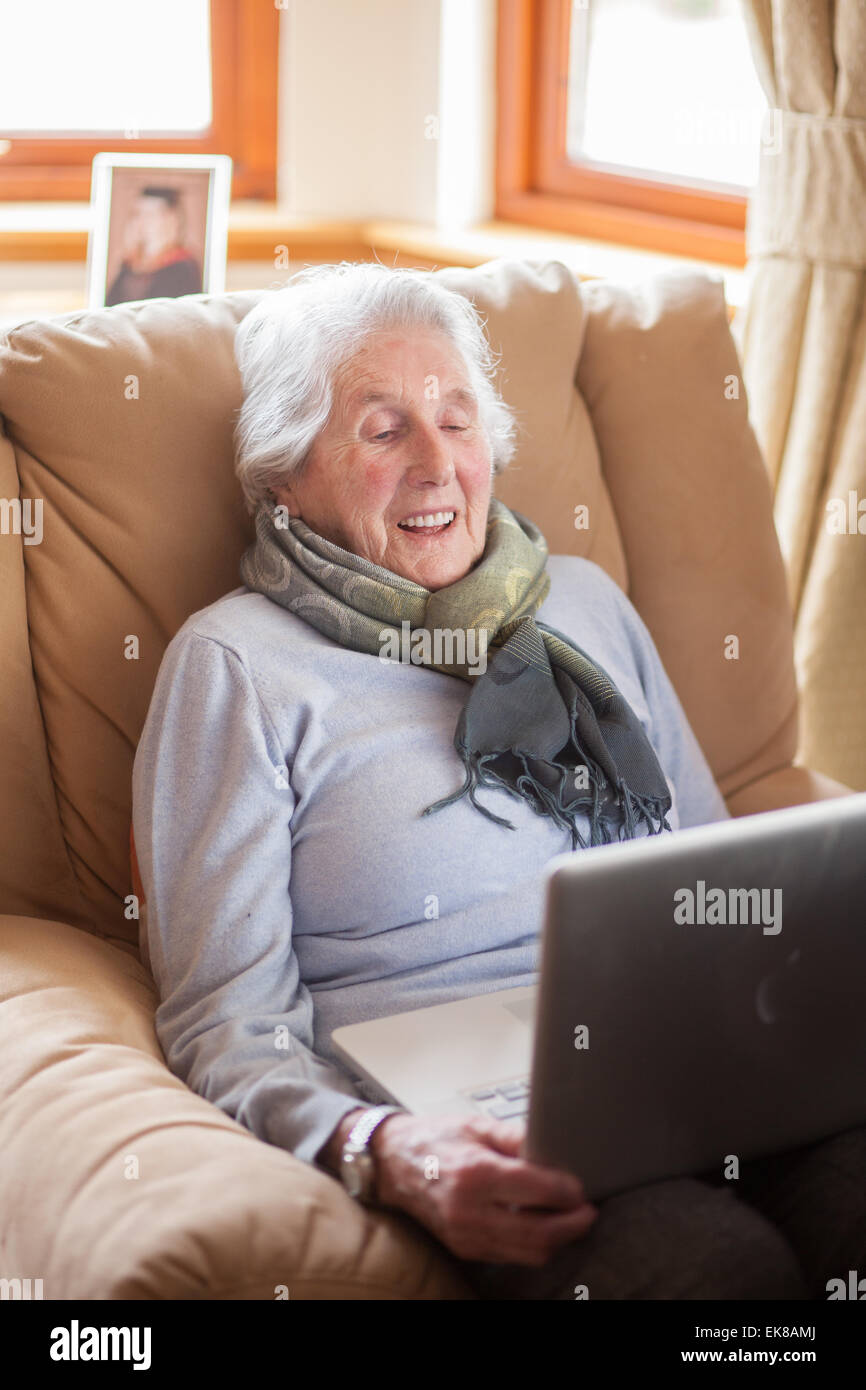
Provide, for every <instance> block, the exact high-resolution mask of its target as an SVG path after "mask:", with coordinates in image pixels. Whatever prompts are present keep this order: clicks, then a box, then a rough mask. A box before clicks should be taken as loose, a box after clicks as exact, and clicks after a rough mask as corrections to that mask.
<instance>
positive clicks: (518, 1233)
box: [477, 1202, 598, 1264]
mask: <svg viewBox="0 0 866 1390" xmlns="http://www.w3.org/2000/svg"><path fill="white" fill-rule="evenodd" d="M597 1218H598V1210H597V1208H595V1207H593V1206H591V1205H590V1203H588V1202H587V1203H584V1205H583V1206H582V1207H580V1208H579V1209H578V1210H577V1211H574V1212H555V1213H547V1214H545V1215H538V1214H533V1215H531V1216H530V1215H527V1214H526V1213H519V1212H518V1213H511V1212H508V1211H507V1210H504V1209H503V1210H501V1211H500V1212H499V1213H498V1214H494V1215H493V1216H492V1217H491V1218H490V1219H489V1220H488V1221H486V1222H485V1224H484V1226H483V1227H482V1228H481V1229H480V1230H479V1231H478V1233H477V1240H478V1243H479V1244H480V1245H481V1246H482V1247H483V1248H484V1249H485V1250H486V1251H487V1252H488V1253H487V1254H485V1255H482V1256H478V1257H477V1258H480V1259H489V1260H495V1261H496V1262H497V1263H509V1262H512V1261H513V1262H514V1263H515V1264H534V1263H538V1262H539V1261H540V1260H545V1261H546V1260H547V1259H550V1258H552V1256H553V1255H554V1254H555V1253H556V1251H557V1250H558V1249H559V1248H560V1246H563V1245H568V1244H569V1243H570V1242H572V1241H576V1240H580V1239H582V1238H583V1237H584V1236H586V1235H587V1234H588V1232H589V1231H590V1229H591V1227H592V1226H593V1225H594V1224H595V1222H596V1220H597Z"/></svg>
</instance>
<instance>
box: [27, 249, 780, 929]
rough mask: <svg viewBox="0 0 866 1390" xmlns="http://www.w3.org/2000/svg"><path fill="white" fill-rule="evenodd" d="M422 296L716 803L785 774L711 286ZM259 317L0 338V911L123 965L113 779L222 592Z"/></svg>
mask: <svg viewBox="0 0 866 1390" xmlns="http://www.w3.org/2000/svg"><path fill="white" fill-rule="evenodd" d="M433 274H435V275H436V276H437V277H438V278H440V279H441V280H442V282H443V283H444V284H446V285H448V286H449V287H450V288H452V289H455V290H457V291H458V292H460V293H463V294H467V295H468V296H469V297H471V298H472V299H473V300H474V301H475V302H476V303H477V305H478V307H479V309H480V310H481V311H482V313H483V314H484V315H485V317H486V320H487V331H488V336H489V338H490V340H491V342H492V344H493V346H494V347H495V348H496V349H497V351H498V352H500V353H501V358H500V389H501V391H502V394H503V395H504V397H505V399H506V400H508V401H509V402H510V403H511V404H512V405H514V406H515V407H516V408H517V410H518V412H519V417H520V420H521V426H522V429H521V439H520V443H519V447H518V452H517V455H516V457H515V460H514V462H513V464H512V465H511V468H510V469H509V470H508V471H507V472H506V473H505V474H504V475H502V476H501V477H500V478H499V479H498V480H497V484H496V491H497V493H498V495H499V496H501V497H502V498H503V500H504V501H505V502H506V503H507V504H508V505H509V506H513V507H515V508H516V509H517V510H518V511H522V512H525V513H526V514H528V515H530V516H531V517H532V518H533V519H534V520H535V521H537V522H538V523H539V525H540V526H541V528H542V530H543V531H544V533H545V535H546V537H547V539H548V542H549V546H550V549H551V552H553V553H570V554H577V555H584V556H587V557H588V558H589V559H592V560H594V561H596V562H597V563H598V564H600V565H602V566H603V567H604V568H605V569H606V570H607V571H608V573H609V574H611V576H612V577H613V578H614V579H615V580H616V581H617V583H619V584H620V585H621V586H622V588H623V589H624V590H625V591H626V592H627V593H628V594H629V596H630V597H631V599H632V601H633V602H634V604H635V606H636V607H637V608H638V610H639V612H640V613H641V615H642V616H643V618H644V621H645V622H646V623H647V625H648V627H649V628H650V631H651V632H652V635H653V637H654V639H655V641H656V644H657V646H658V648H659V650H660V652H661V655H662V659H663V661H664V663H665V665H666V667H667V669H668V672H669V674H670V676H671V679H672V680H673V682H674V685H675V686H676V688H677V691H678V693H679V695H680V698H681V700H682V702H683V705H684V707H685V710H686V713H687V715H688V716H689V719H690V720H691V722H692V725H693V727H694V729H695V732H696V734H697V736H698V738H699V740H700V742H701V744H702V746H703V748H704V750H705V753H706V755H707V758H708V760H709V762H710V765H711V766H712V768H713V770H714V772H715V774H716V777H717V780H718V781H719V784H720V786H721V788H722V791H723V792H725V793H726V794H729V793H730V792H733V791H734V790H736V789H737V788H739V787H740V786H742V785H744V784H745V783H747V782H749V781H751V780H752V779H753V778H755V777H757V776H759V775H761V774H762V773H763V772H766V771H768V770H770V769H772V768H775V767H781V766H784V765H786V764H787V763H790V761H791V760H792V758H793V756H794V750H795V744H796V720H797V694H796V684H795V678H794V667H793V643H792V626H791V614H790V609H789V604H788V598H787V591H786V585H785V577H784V570H783V565H782V559H781V554H780V551H779V546H778V541H777V538H776V533H775V530H774V526H773V520H772V503H771V495H770V486H769V481H768V478H767V475H766V471H765V469H764V465H763V461H762V458H761V455H760V452H759V449H758V445H757V443H756V440H755V437H754V434H753V432H752V430H751V427H750V425H749V421H748V409H747V402H746V397H745V391H744V389H743V385H742V379H741V376H740V369H739V360H738V357H737V352H736V348H735V345H734V342H733V339H732V337H731V334H730V330H729V327H728V320H727V315H726V312H725V304H724V296H723V289H722V283H721V281H716V280H713V279H712V278H710V277H709V276H706V275H702V274H699V273H683V274H680V273H675V274H667V275H661V276H657V277H654V278H653V279H652V280H650V281H647V282H644V283H642V284H639V285H634V286H630V285H621V284H613V283H611V282H606V281H592V282H588V283H579V282H578V281H577V280H576V279H575V277H574V276H573V274H572V273H571V272H570V271H569V270H568V268H567V267H565V266H564V265H562V264H560V263H558V262H555V261H548V262H540V263H533V262H521V261H495V262H491V263H489V264H488V265H486V266H482V267H479V268H477V269H474V270H464V269H457V268H447V269H444V270H439V271H435V272H433ZM263 293H267V291H250V292H244V293H232V294H224V295H217V296H207V295H192V296H188V297H185V298H183V299H176V300H175V299H161V300H150V301H142V302H139V303H136V304H132V305H118V306H115V307H114V308H110V309H101V310H95V311H87V312H82V313H77V314H65V315H62V316H60V317H56V318H51V319H44V320H37V321H30V322H27V323H23V324H20V325H18V326H16V327H15V328H13V329H11V330H8V331H7V333H6V334H4V335H0V651H2V669H3V680H2V689H0V747H2V749H3V777H2V779H0V911H6V912H16V913H22V914H24V915H29V916H41V917H48V918H57V919H59V920H62V921H67V922H70V923H71V924H72V925H74V926H79V927H83V928H85V929H86V930H89V931H94V932H96V933H97V934H99V935H102V936H106V937H109V938H114V939H117V940H120V941H124V942H127V943H133V944H134V943H135V942H136V941H137V934H138V927H137V922H136V921H135V919H134V918H132V917H129V916H126V915H125V909H124V899H125V897H126V895H127V894H129V893H130V892H131V891H132V890H131V878H130V863H129V852H128V850H129V838H128V837H129V823H130V809H131V808H130V802H131V771H132V761H133V757H134V754H135V748H136V744H137V740H138V737H139V734H140V731H141V727H142V725H143V723H144V719H145V716H146V714H147V709H148V705H149V702H150V696H151V692H152V688H153V683H154V680H155V678H156V674H157V670H158V668H159V664H160V661H161V659H162V655H163V652H164V650H165V647H166V645H167V643H168V642H169V641H170V639H171V637H172V636H173V634H174V633H175V632H176V631H177V629H178V627H180V625H181V624H182V623H183V622H184V620H185V619H186V618H187V617H188V615H189V614H190V613H192V612H194V611H196V610H197V609H199V608H202V607H204V606H205V605H206V604H208V603H210V602H212V601H213V600H214V599H216V598H218V597H220V595H222V594H224V593H226V592H227V591H228V590H230V589H233V588H235V587H237V585H238V584H239V583H240V579H239V576H238V561H239V559H240V555H241V553H242V551H243V550H244V548H245V547H246V545H247V544H248V543H249V541H250V539H251V537H252V525H251V521H250V519H249V517H248V516H247V514H246V511H245V508H244V505H243V501H242V498H241V493H240V488H239V486H238V484H237V481H236V479H235V476H234V471H233V451H232V428H233V424H234V420H235V418H236V412H237V409H238V408H239V406H240V402H241V392H240V379H239V375H238V372H237V368H236V365H235V362H234V357H233V335H234V331H235V328H236V325H237V323H238V322H239V321H240V319H241V318H242V317H243V315H244V314H245V313H247V312H248V311H249V309H250V308H252V306H253V305H254V304H255V303H256V302H257V300H258V299H259V297H260V295H261V294H263ZM40 503H41V508H40V507H39V506H38V505H36V504H40ZM581 509H585V510H581ZM40 510H41V533H40V530H39V525H38V518H39V515H40ZM731 637H735V638H736V639H737V644H738V648H739V654H738V656H736V657H731V656H730V650H731V642H730V638H731ZM726 650H727V654H726Z"/></svg>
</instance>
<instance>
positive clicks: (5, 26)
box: [0, 0, 279, 201]
mask: <svg viewBox="0 0 866 1390" xmlns="http://www.w3.org/2000/svg"><path fill="white" fill-rule="evenodd" d="M278 26H279V10H278V8H277V7H276V6H275V5H273V4H269V3H261V0H148V4H147V5H142V4H140V3H138V0H39V3H38V4H33V5H29V4H22V3H21V0H0V51H2V53H3V57H4V63H3V69H4V71H3V82H2V84H0V198H5V199H25V200H30V199H42V198H52V199H58V200H67V199H71V200H75V199H81V200H84V201H86V200H88V199H89V198H90V165H91V160H92V158H93V156H94V154H96V153H97V152H98V151H100V150H111V151H118V150H120V151H129V152H137V151H146V152H147V153H154V154H157V153H160V154H161V153H177V154H205V153H217V154H228V155H231V157H232V160H233V161H234V169H233V178H232V193H233V195H234V196H235V197H241V198H267V199H273V198H275V197H276V139H277V52H278V35H279V27H278Z"/></svg>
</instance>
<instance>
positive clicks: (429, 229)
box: [0, 201, 747, 314]
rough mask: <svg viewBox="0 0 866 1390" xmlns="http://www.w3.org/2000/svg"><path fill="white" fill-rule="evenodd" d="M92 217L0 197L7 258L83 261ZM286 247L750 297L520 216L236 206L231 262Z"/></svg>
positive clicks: (1, 244) (727, 279)
mask: <svg viewBox="0 0 866 1390" xmlns="http://www.w3.org/2000/svg"><path fill="white" fill-rule="evenodd" d="M90 219H91V206H90V204H89V203H45V202H43V203H35V202H34V203H0V263H2V262H4V261H6V262H13V261H18V262H30V263H38V262H45V261H73V262H75V261H77V262H82V263H83V262H84V261H86V257H87V235H88V229H89V227H90ZM281 245H285V246H287V247H288V253H289V257H290V259H291V261H292V262H296V261H300V262H304V261H314V260H316V259H319V260H322V259H340V260H342V259H353V258H362V257H365V256H367V255H369V253H370V251H371V250H375V251H377V252H399V253H400V263H401V264H410V263H413V262H414V263H421V264H425V265H428V266H429V265H438V266H444V265H462V266H473V265H480V264H481V263H482V262H483V261H487V260H492V259H494V258H496V257H499V256H514V257H518V258H523V259H528V260H542V259H551V260H561V261H563V262H564V263H565V264H566V265H568V266H570V267H571V268H572V269H573V270H574V272H575V273H576V274H577V275H578V276H579V277H580V278H582V279H595V278H597V277H605V278H612V279H619V280H637V279H641V278H643V277H645V276H648V275H652V274H656V273H658V272H659V271H663V270H667V269H689V268H690V269H697V270H702V271H705V272H707V273H709V274H712V275H715V276H718V277H720V278H721V279H722V280H723V281H724V285H725V298H726V300H727V303H728V305H729V313H730V314H733V313H734V312H735V311H736V309H738V308H739V307H740V305H741V304H742V303H743V300H744V298H745V282H746V275H747V270H744V269H738V268H734V267H731V266H730V265H723V264H719V263H716V262H712V261H705V260H700V259H692V258H689V257H684V256H673V255H665V254H663V253H661V252H656V251H648V250H641V249H639V248H636V247H633V246H623V245H618V244H615V243H609V242H603V241H594V240H591V239H589V238H584V237H577V236H566V235H563V234H561V233H556V232H542V231H539V230H536V229H535V228H532V227H528V226H524V225H520V224H517V223H509V222H500V221H490V222H484V223H480V224H478V225H477V226H475V227H471V228H453V229H452V228H448V227H434V226H426V225H422V224H419V223H409V222H397V221H389V220H386V219H342V220H336V219H333V220H325V219H318V218H296V217H292V216H291V215H289V214H286V213H285V212H282V211H281V210H280V209H279V208H278V207H277V205H276V204H270V203H260V202H254V201H235V202H234V203H233V204H232V207H231V210H230V213H229V247H228V258H229V261H261V262H270V263H271V264H273V263H274V258H275V256H276V251H277V248H278V247H279V246H281Z"/></svg>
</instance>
